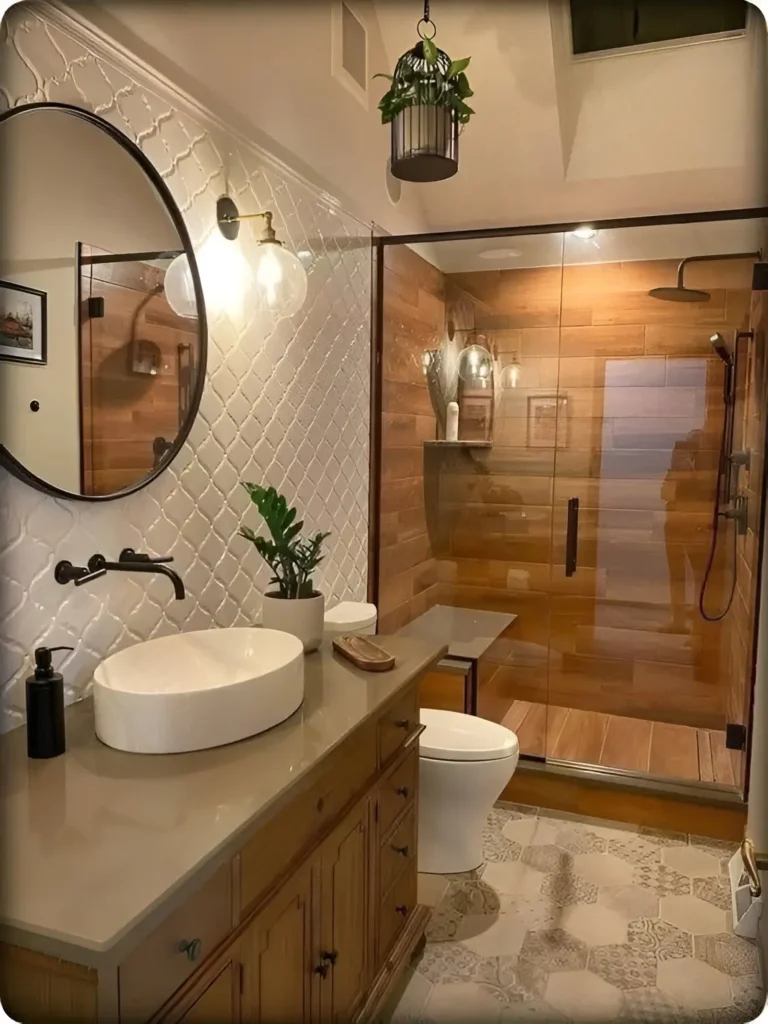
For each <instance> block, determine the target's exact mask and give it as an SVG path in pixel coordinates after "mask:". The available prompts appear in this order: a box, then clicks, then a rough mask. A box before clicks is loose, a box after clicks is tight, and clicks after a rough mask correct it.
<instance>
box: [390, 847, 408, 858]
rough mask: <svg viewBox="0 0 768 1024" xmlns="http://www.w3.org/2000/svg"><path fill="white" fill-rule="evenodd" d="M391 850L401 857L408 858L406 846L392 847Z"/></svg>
mask: <svg viewBox="0 0 768 1024" xmlns="http://www.w3.org/2000/svg"><path fill="white" fill-rule="evenodd" d="M392 849H393V850H394V851H395V853H400V854H402V856H403V857H407V856H408V847H407V846H394V845H393V846H392Z"/></svg>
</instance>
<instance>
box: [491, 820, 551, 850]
mask: <svg viewBox="0 0 768 1024" xmlns="http://www.w3.org/2000/svg"><path fill="white" fill-rule="evenodd" d="M502 833H503V834H504V836H506V838H507V839H510V840H512V842H514V843H519V844H520V845H521V846H549V845H551V844H552V843H553V842H554V841H555V836H556V835H557V829H556V828H555V827H554V826H553V825H551V824H550V823H549V822H547V821H541V820H540V819H539V818H517V819H516V820H514V821H509V822H507V824H506V825H505V826H504V828H503V829H502Z"/></svg>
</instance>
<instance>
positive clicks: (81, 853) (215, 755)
mask: <svg viewBox="0 0 768 1024" xmlns="http://www.w3.org/2000/svg"><path fill="white" fill-rule="evenodd" d="M380 641H381V643H382V645H383V646H384V647H385V648H386V649H387V650H388V651H390V652H391V653H392V654H394V655H395V656H396V658H397V664H396V666H395V668H394V669H393V670H392V671H391V672H385V673H366V672H361V671H359V670H358V669H356V668H354V667H353V666H352V665H351V664H350V663H349V662H347V661H344V660H343V659H342V658H340V657H339V656H338V655H335V654H334V653H333V652H332V650H331V648H330V645H324V646H323V649H321V650H320V651H318V652H317V653H315V654H311V655H309V656H308V657H307V658H306V662H305V666H306V671H305V679H306V682H305V699H304V704H303V705H302V707H301V708H300V709H299V710H298V711H297V712H296V713H295V714H294V715H292V716H291V718H289V719H288V720H287V721H285V722H283V724H282V725H279V726H276V727H275V728H274V729H272V730H270V731H269V732H267V733H263V734H262V735H261V736H255V737H253V738H251V739H248V740H243V741H242V742H240V743H233V744H231V745H230V746H227V747H218V748H216V749H214V750H205V751H199V752H197V753H192V754H169V755H144V754H126V753H122V752H120V751H117V750H112V749H110V748H109V747H106V746H104V745H103V744H102V743H100V742H99V740H98V739H97V738H96V736H95V733H94V731H93V706H92V702H91V701H90V700H86V701H82V702H80V703H79V704H76V705H73V706H72V707H70V708H68V709H67V752H66V754H64V755H62V756H61V757H57V758H54V759H52V760H49V761H31V760H29V759H28V758H27V756H26V729H16V730H14V731H13V732H11V733H8V734H6V735H5V736H3V737H2V738H0V765H1V766H2V832H3V837H2V881H3V886H2V894H1V897H0V900H1V902H0V935H1V937H2V938H3V939H4V940H6V941H8V942H13V943H15V944H17V945H21V946H25V947H27V948H30V949H35V950H38V951H39V952H42V953H46V954H48V955H51V956H58V957H60V958H62V959H65V960H72V961H74V962H77V963H82V964H86V965H88V966H94V967H98V966H106V965H108V964H112V963H115V962H117V961H118V960H120V959H122V958H123V957H124V956H125V955H126V953H127V952H128V951H129V950H130V949H131V948H132V947H133V946H134V945H135V944H136V943H137V942H138V941H140V940H141V939H142V938H143V937H144V936H145V935H146V934H147V933H148V932H149V931H150V930H151V929H152V928H154V927H155V925H156V924H157V923H158V921H159V920H161V919H162V917H164V916H165V915H166V914H167V913H169V912H170V910H172V909H173V908H174V907H175V906H176V905H177V904H178V903H179V902H181V900H182V899H183V898H184V897H185V896H186V895H187V893H188V892H190V891H192V890H193V889H195V888H197V887H198V886H199V885H200V884H201V883H202V881H204V880H205V879H206V878H207V877H208V876H209V875H210V874H212V873H213V872H214V871H215V870H216V869H217V868H218V867H219V866H220V865H221V864H222V863H223V862H224V861H225V860H227V859H228V858H230V857H231V856H233V854H234V853H235V852H236V851H237V849H238V848H239V847H240V846H241V845H242V843H243V842H244V841H245V840H246V839H247V838H248V837H249V835H250V834H251V833H252V832H254V831H256V829H257V828H258V827H259V825H261V824H263V822H264V821H265V820H266V819H267V818H268V817H269V815H270V814H271V813H272V812H273V811H274V810H276V809H277V808H278V807H279V806H281V805H282V804H283V803H284V802H286V801H287V800H289V799H290V798H291V791H292V789H293V788H294V787H295V786H296V785H297V783H299V781H300V780H301V779H302V778H303V777H304V776H306V775H307V773H308V772H309V771H310V770H311V769H312V768H313V767H314V766H315V765H317V763H318V761H320V760H321V759H322V758H323V757H324V756H325V755H326V754H327V753H328V752H329V751H330V750H331V749H332V748H334V747H335V746H336V745H337V744H338V743H340V742H341V741H342V740H343V739H344V738H345V737H346V736H348V735H349V733H351V732H352V731H353V730H354V729H356V728H357V727H358V726H359V725H360V724H361V723H362V722H364V721H365V720H366V719H367V718H369V717H370V716H371V715H372V714H374V713H375V712H376V711H377V710H378V709H379V708H380V707H381V706H382V705H383V704H385V703H386V702H387V701H388V700H389V699H390V698H391V697H392V696H393V695H394V694H396V693H397V692H398V691H399V690H401V689H402V688H403V687H404V686H405V685H406V684H407V683H408V682H410V680H412V679H413V677H414V676H416V675H417V674H418V673H420V672H422V671H423V670H424V669H426V668H427V667H429V665H430V664H432V663H434V662H435V661H437V660H439V659H440V658H441V657H443V655H444V654H445V647H443V646H440V645H439V644H437V643H430V642H427V641H423V640H415V639H412V638H410V637H381V638H380Z"/></svg>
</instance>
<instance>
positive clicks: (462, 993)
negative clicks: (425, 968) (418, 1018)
mask: <svg viewBox="0 0 768 1024" xmlns="http://www.w3.org/2000/svg"><path fill="white" fill-rule="evenodd" d="M501 1011H502V1004H501V1003H500V1002H499V1001H498V1000H497V999H495V998H494V997H493V995H492V994H491V993H490V992H488V991H487V989H486V988H485V987H484V986H483V985H480V984H478V983H476V982H471V981H470V982H451V983H450V984H447V985H438V986H436V987H435V988H433V989H432V991H431V992H430V994H429V998H428V999H427V1002H426V1006H425V1007H424V1016H423V1018H422V1019H423V1020H424V1021H429V1022H430V1024H431V1022H433V1021H434V1022H435V1024H437V1022H440V1021H461V1022H462V1024H466V1021H468V1020H476V1021H483V1022H486V1021H487V1022H488V1024H492V1022H495V1021H497V1020H498V1019H499V1017H500V1016H501Z"/></svg>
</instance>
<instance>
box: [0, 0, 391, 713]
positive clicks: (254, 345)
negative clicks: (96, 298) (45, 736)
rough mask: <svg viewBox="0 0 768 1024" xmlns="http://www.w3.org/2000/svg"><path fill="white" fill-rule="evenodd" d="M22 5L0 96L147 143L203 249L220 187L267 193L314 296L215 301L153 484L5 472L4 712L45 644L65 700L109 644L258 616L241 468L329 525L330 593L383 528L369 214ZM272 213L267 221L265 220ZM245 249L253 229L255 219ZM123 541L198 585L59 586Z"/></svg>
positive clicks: (324, 575)
mask: <svg viewBox="0 0 768 1024" xmlns="http://www.w3.org/2000/svg"><path fill="white" fill-rule="evenodd" d="M62 17H63V16H62V15H57V16H56V18H55V22H56V23H54V22H53V21H51V20H49V19H48V17H47V16H46V15H45V14H41V13H40V12H39V10H33V9H32V8H28V7H27V6H26V5H25V4H21V5H18V6H16V7H15V8H13V9H12V10H11V11H10V12H9V14H8V15H7V17H6V20H5V22H4V36H3V38H1V39H0V109H5V108H7V107H9V106H17V105H20V104H23V103H28V102H33V101H42V100H51V101H53V100H56V101H59V102H65V103H73V104H76V105H78V106H82V107H86V108H88V109H90V110H93V111H94V112H96V113H98V114H100V115H101V116H102V117H104V118H106V119H107V120H108V121H110V122H111V123H112V124H114V125H116V126H117V127H119V128H120V129H121V130H122V131H124V132H125V133H126V134H127V135H128V136H129V138H131V139H133V140H134V141H136V142H137V144H138V145H139V146H140V147H141V148H142V150H143V151H144V152H145V153H146V154H147V155H148V156H149V158H150V159H151V160H152V162H153V163H154V164H155V166H156V167H157V168H158V170H159V171H160V172H161V174H162V175H163V176H164V178H165V180H166V182H167V184H168V187H169V188H170V190H171V192H172V194H173V195H174V198H175V199H176V202H177V203H178V205H179V207H180V209H181V211H182V213H183V215H184V218H185V221H186V223H187V227H188V229H189V231H190V235H191V237H192V241H193V243H194V245H195V248H196V250H197V251H198V253H200V252H201V251H202V247H203V246H204V245H205V242H206V240H207V239H211V238H212V237H213V239H214V240H215V233H216V231H217V229H216V226H215V202H216V199H217V198H218V196H219V195H221V194H222V193H223V192H225V191H229V192H230V193H231V194H233V195H235V197H236V199H237V202H238V204H239V205H240V206H241V208H242V209H243V210H247V211H249V212H251V211H256V210H258V209H263V208H265V207H269V208H270V209H272V210H273V211H274V214H275V228H276V230H277V231H278V233H279V235H280V236H281V237H283V238H284V239H285V241H286V244H289V245H290V246H292V247H293V248H295V249H296V250H305V251H306V252H307V253H308V254H310V256H309V257H308V258H309V260H310V264H309V266H310V269H309V287H308V295H307V302H306V305H305V307H304V309H303V310H301V311H300V312H299V313H298V314H296V316H294V317H293V318H291V319H284V320H281V321H279V322H277V323H274V322H270V321H268V320H265V319H264V318H262V317H259V316H258V315H257V314H256V312H255V303H254V301H253V296H252V295H250V294H248V293H246V295H245V296H244V301H243V303H242V310H240V311H239V312H236V313H231V312H230V313H229V314H228V313H227V312H226V311H223V310H219V309H217V308H216V304H215V303H213V304H212V307H213V308H211V309H209V345H208V349H209V357H208V368H207V379H206V388H205V392H204V394H203V399H202V403H201V406H200V412H199V416H198V419H197V421H196V423H195V425H194V426H193V429H192V431H191V433H190V436H189V439H188V441H187V444H186V445H185V447H184V449H183V451H182V452H181V453H180V454H179V456H178V458H177V459H176V460H175V461H174V463H173V465H172V466H171V467H170V468H169V469H168V470H167V471H166V472H165V473H164V474H163V475H162V476H161V477H160V478H159V479H158V480H156V481H154V482H153V483H152V484H150V485H149V486H148V487H146V488H145V489H143V490H142V491H140V492H139V493H137V494H135V495H132V496H130V497H128V498H123V499H119V500H117V501H114V502H108V503H106V504H89V503H82V502H64V501H60V500H57V499H53V498H49V497H47V496H45V495H42V494H39V493H37V492H35V491H33V490H31V489H30V488H28V487H26V486H25V485H24V484H22V483H20V482H19V481H17V480H16V479H15V478H13V477H10V476H9V475H7V474H5V473H3V475H2V477H0V488H1V489H2V502H0V505H1V506H2V508H1V509H0V690H1V691H2V696H3V724H4V727H5V728H7V727H8V726H9V725H13V724H16V723H18V722H20V721H22V719H23V706H24V694H23V680H24V677H25V676H26V675H27V674H28V673H29V671H30V659H31V653H32V650H33V648H34V647H35V646H38V645H39V644H41V643H48V644H54V643H60V644H66V643H70V644H72V645H74V646H75V648H76V649H75V651H74V653H73V654H72V655H70V656H67V657H66V658H65V659H64V660H63V661H62V663H61V664H62V670H63V672H64V674H65V678H66V680H67V684H68V686H67V698H68V700H71V699H76V698H78V697H80V696H82V695H83V694H84V693H85V692H87V690H88V687H89V683H90V679H91V676H92V673H93V670H94V668H95V666H96V665H97V664H98V662H99V661H100V660H101V659H102V658H103V657H105V656H106V655H108V654H111V653H113V652H114V651H116V650H119V649H120V648H122V647H124V646H127V645H129V644H132V643H136V642H138V641H141V640H146V639H150V638H152V637H156V636H162V635H166V634H168V633H173V632H176V631H178V630H180V629H181V630H190V629H206V628H211V627H221V626H242V625H248V624H249V623H252V622H253V621H254V620H255V618H256V616H257V615H258V612H259V605H260V593H261V591H262V589H263V588H264V587H265V586H266V585H267V583H268V578H269V572H268V570H267V569H266V567H265V566H263V565H262V564H261V561H260V559H259V558H258V556H257V555H256V552H255V551H254V550H253V548H252V546H251V545H249V544H248V543H247V542H246V541H244V540H242V539H241V538H240V537H238V536H237V530H238V528H239V526H240V524H241V522H243V521H247V522H248V524H249V525H250V526H252V527H254V528H256V527H257V526H258V524H259V517H258V513H257V512H256V510H255V508H254V507H253V506H251V504H250V502H249V500H248V496H247V495H246V494H245V492H244V491H243V490H242V488H241V487H240V481H241V480H250V481H254V482H261V481H266V482H268V483H270V484H272V485H273V486H275V487H277V488H278V489H280V488H282V489H284V490H285V491H286V492H287V496H288V497H289V498H291V499H294V500H297V501H298V503H299V504H300V505H301V511H302V513H303V515H304V518H305V519H306V521H307V524H308V526H309V528H310V529H313V530H332V531H333V533H332V536H331V537H330V538H329V541H328V542H327V557H326V560H325V562H324V563H323V565H322V566H321V569H320V571H319V572H318V574H317V578H318V582H319V584H320V586H321V587H322V589H323V590H324V592H325V594H326V595H327V598H328V599H329V601H330V602H335V601H339V600H344V599H348V600H365V596H366V574H367V536H368V522H367V516H368V464H369V456H368V438H369V366H370V340H369V339H370V299H371V296H370V287H371V285H370V282H371V250H370V230H369V228H368V227H367V226H366V225H363V224H361V223H360V222H359V221H357V220H356V219H355V218H353V217H351V216H349V215H348V214H346V213H345V212H344V211H343V210H341V209H339V208H337V207H335V206H334V205H333V204H332V202H331V201H330V200H329V198H328V197H327V196H325V195H323V194H321V193H320V192H319V191H317V190H316V189H315V188H313V187H312V186H310V185H309V184H308V183H307V182H306V181H304V180H303V179H301V178H300V177H299V176H297V175H296V174H294V173H293V172H292V171H291V170H290V169H288V168H286V167H284V166H283V165H281V164H280V163H279V162H278V161H276V160H274V159H273V158H271V157H270V156H269V155H268V154H266V153H264V152H263V151H262V150H260V149H259V148H258V147H256V146H253V145H251V144H249V143H248V142H247V141H246V140H243V139H242V138H241V137H240V136H239V135H237V134H236V133H234V132H230V131H228V130H225V129H224V128H223V127H222V125H221V123H220V122H219V121H218V120H217V119H216V118H215V115H211V116H208V115H206V114H202V113H200V112H199V111H197V110H194V109H193V108H192V107H191V106H190V105H189V104H188V102H187V101H186V100H185V98H184V97H182V96H181V94H179V95H178V96H175V95H174V96H172V95H171V94H170V92H169V91H168V90H167V89H166V87H165V86H163V85H161V84H160V83H159V82H158V81H155V80H154V79H153V78H152V77H151V76H150V75H149V74H148V73H146V72H145V71H143V70H142V69H140V68H139V67H138V65H137V66H135V67H134V66H133V65H132V64H131V65H130V66H129V65H128V63H127V61H126V60H125V59H124V58H123V57H121V56H119V55H118V54H117V52H108V51H107V49H106V48H105V44H104V43H103V42H101V41H99V40H97V39H96V38H95V37H93V38H91V37H89V36H88V37H87V36H86V35H85V34H84V31H83V29H82V28H80V27H74V26H69V27H68V28H63V27H62V24H65V22H63V21H62V20H61V19H62ZM257 230H258V228H255V229H254V232H255V231H257ZM240 243H242V245H241V251H242V252H243V253H245V254H247V252H248V251H249V248H250V251H252V249H253V245H254V234H253V232H251V228H250V227H247V228H246V227H244V228H243V230H242V231H241V236H240V239H239V243H238V244H240ZM125 546H131V547H135V548H137V549H142V548H144V549H146V550H149V551H151V552H152V553H155V554H171V555H173V556H174V558H175V560H176V567H177V568H178V569H179V570H180V571H181V573H182V576H183V579H184V583H185V586H186V589H187V595H188V596H187V600H186V601H185V602H175V601H174V599H173V594H172V591H171V588H170V584H169V582H168V580H166V579H162V578H153V577H128V576H120V575H117V574H112V575H109V576H107V577H105V578H102V579H100V580H97V581H95V582H94V583H93V585H92V586H90V587H83V588H79V589H77V590H75V588H73V587H67V588H64V587H60V586H59V585H58V584H56V582H55V581H54V579H53V567H54V565H55V564H56V562H57V561H58V560H59V559H61V558H68V559H70V560H71V561H73V562H75V563H81V564H82V563H83V562H84V561H85V560H86V559H87V558H88V557H89V556H90V555H92V554H93V553H94V552H96V551H101V552H103V553H104V554H105V555H107V556H108V557H116V556H117V554H118V553H119V551H120V549H121V548H122V547H125Z"/></svg>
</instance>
